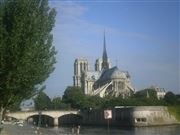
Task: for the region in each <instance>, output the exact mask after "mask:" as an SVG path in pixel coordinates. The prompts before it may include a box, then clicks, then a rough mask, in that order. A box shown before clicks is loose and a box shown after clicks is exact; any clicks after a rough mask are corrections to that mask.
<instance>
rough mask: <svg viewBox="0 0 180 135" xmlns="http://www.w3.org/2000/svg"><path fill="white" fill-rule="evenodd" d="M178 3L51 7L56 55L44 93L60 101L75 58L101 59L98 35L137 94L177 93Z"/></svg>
mask: <svg viewBox="0 0 180 135" xmlns="http://www.w3.org/2000/svg"><path fill="white" fill-rule="evenodd" d="M178 4H179V3H178V1H158V2H157V1H156V2H150V1H144V2H143V1H135V2H132V1H106V2H105V1H98V2H94V1H87V2H83V1H54V0H51V1H50V5H51V7H55V9H56V11H57V16H56V24H55V27H54V30H53V36H54V42H53V44H54V46H55V47H56V50H57V51H58V54H57V56H56V58H57V63H56V65H55V71H54V72H53V73H52V74H51V75H50V77H49V78H48V79H47V81H46V83H45V84H46V86H47V87H46V90H45V92H46V93H47V94H48V95H50V96H51V97H54V96H57V95H58V96H61V95H62V94H63V92H64V90H65V89H66V87H67V86H72V85H73V78H72V77H73V72H74V71H73V64H74V60H75V59H76V58H78V57H85V58H87V59H88V60H89V62H90V63H89V65H91V68H92V67H93V66H94V64H95V63H94V61H95V59H97V58H101V57H102V52H103V32H104V29H105V30H106V47H107V53H108V57H109V58H110V60H111V62H112V65H113V66H115V65H117V66H118V67H119V69H120V70H125V71H129V72H130V74H131V78H132V83H133V86H134V87H135V88H136V90H140V89H143V88H146V87H149V86H151V85H157V86H159V87H163V88H165V89H167V90H170V91H173V92H175V93H179V85H178V83H179V80H178V76H179V68H178V67H179V54H178V53H179V47H178V45H179V41H178V31H179V29H178V28H179V27H178V17H179V16H178V8H179V5H178Z"/></svg>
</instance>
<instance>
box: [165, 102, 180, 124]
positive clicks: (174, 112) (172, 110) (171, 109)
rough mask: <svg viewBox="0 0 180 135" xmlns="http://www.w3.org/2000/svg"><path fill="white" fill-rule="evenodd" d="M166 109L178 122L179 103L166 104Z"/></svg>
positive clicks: (179, 117) (179, 115)
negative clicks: (174, 104)
mask: <svg viewBox="0 0 180 135" xmlns="http://www.w3.org/2000/svg"><path fill="white" fill-rule="evenodd" d="M168 111H169V113H170V114H171V115H173V116H175V118H176V119H177V120H178V121H179V122H180V105H176V106H168Z"/></svg>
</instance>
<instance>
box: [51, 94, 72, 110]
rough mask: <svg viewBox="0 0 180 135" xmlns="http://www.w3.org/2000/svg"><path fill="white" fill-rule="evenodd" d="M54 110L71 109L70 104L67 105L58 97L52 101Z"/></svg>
mask: <svg viewBox="0 0 180 135" xmlns="http://www.w3.org/2000/svg"><path fill="white" fill-rule="evenodd" d="M51 103H52V109H55V110H57V109H69V108H70V104H66V103H64V102H63V101H62V98H61V97H56V98H53V100H52V102H51Z"/></svg>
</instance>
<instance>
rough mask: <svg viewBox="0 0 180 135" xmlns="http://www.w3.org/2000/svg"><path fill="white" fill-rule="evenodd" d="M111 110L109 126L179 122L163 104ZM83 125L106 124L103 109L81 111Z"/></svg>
mask: <svg viewBox="0 0 180 135" xmlns="http://www.w3.org/2000/svg"><path fill="white" fill-rule="evenodd" d="M111 110H112V119H109V124H110V126H155V125H172V124H180V122H178V121H177V120H176V118H175V117H174V116H172V115H171V114H170V113H169V112H168V109H167V107H165V106H138V107H137V106H136V107H117V108H113V109H111ZM81 116H82V117H83V120H82V122H81V123H82V124H83V125H94V126H106V125H107V122H108V120H107V119H105V118H104V110H101V109H96V110H94V109H93V110H88V111H83V112H81Z"/></svg>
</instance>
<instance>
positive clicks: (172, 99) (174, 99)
mask: <svg viewBox="0 0 180 135" xmlns="http://www.w3.org/2000/svg"><path fill="white" fill-rule="evenodd" d="M164 100H165V101H166V102H167V104H168V105H174V104H176V102H177V101H178V100H177V97H176V95H175V94H174V93H173V92H170V91H169V92H167V93H166V95H165V96H164Z"/></svg>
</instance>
